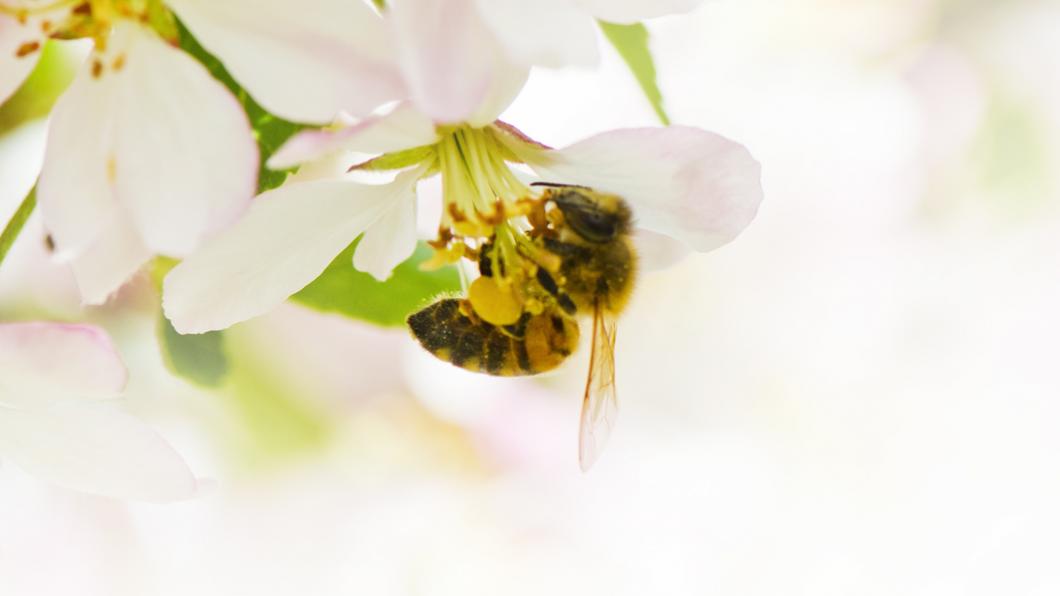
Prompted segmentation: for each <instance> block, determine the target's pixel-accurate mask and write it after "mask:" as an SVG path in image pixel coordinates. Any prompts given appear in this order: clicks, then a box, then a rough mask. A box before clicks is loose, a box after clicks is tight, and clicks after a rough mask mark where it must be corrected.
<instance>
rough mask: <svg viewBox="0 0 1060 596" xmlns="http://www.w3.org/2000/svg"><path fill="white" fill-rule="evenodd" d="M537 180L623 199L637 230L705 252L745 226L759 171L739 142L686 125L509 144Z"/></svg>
mask: <svg viewBox="0 0 1060 596" xmlns="http://www.w3.org/2000/svg"><path fill="white" fill-rule="evenodd" d="M511 146H512V148H513V150H515V151H516V152H517V153H519V155H520V156H521V157H523V158H524V159H525V160H526V161H527V163H528V164H529V165H530V166H531V167H532V168H533V169H534V170H535V171H536V172H537V173H538V174H539V175H541V176H542V178H544V179H545V180H548V181H550V182H562V183H568V184H581V185H585V186H589V187H592V188H596V189H598V190H602V191H605V192H610V193H614V194H617V195H620V196H622V197H624V198H625V199H626V200H627V201H629V203H630V206H631V207H632V209H633V217H634V220H635V223H636V225H637V226H638V227H641V228H645V229H647V230H650V231H653V232H658V233H660V234H665V235H667V236H672V237H673V238H676V239H677V240H680V241H681V242H684V243H685V244H688V245H689V246H690V247H692V248H693V249H695V250H698V251H701V252H705V251H709V250H713V249H715V248H717V247H719V246H721V245H723V244H726V243H727V242H729V241H731V240H733V239H734V238H736V236H738V235H739V234H740V232H742V231H743V229H744V228H746V227H747V226H748V225H749V224H750V223H751V220H753V219H754V217H755V214H757V213H758V206H759V204H760V203H761V202H762V180H761V178H762V167H761V165H760V164H759V163H758V161H756V160H755V159H754V158H753V157H752V156H751V154H750V152H748V151H747V149H746V148H745V147H744V146H743V145H740V144H739V143H736V142H733V141H731V140H729V139H726V138H725V137H723V136H721V135H718V134H714V133H712V132H707V131H704V130H700V129H697V128H690V127H687V126H671V127H667V128H632V129H621V130H614V131H610V132H605V133H602V134H599V135H596V136H593V137H590V138H588V139H585V140H584V141H580V142H577V143H575V144H573V145H571V146H569V147H566V148H565V149H561V150H557V151H547V150H539V149H532V148H530V146H528V145H525V144H521V143H511Z"/></svg>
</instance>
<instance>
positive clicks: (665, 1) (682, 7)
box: [574, 0, 703, 24]
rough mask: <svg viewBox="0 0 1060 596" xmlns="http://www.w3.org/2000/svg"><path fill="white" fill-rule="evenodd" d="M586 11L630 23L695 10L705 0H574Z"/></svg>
mask: <svg viewBox="0 0 1060 596" xmlns="http://www.w3.org/2000/svg"><path fill="white" fill-rule="evenodd" d="M574 2H575V4H578V5H579V6H581V7H582V8H583V9H584V10H585V11H586V12H588V13H589V14H591V15H593V16H594V17H596V18H598V19H600V20H601V21H607V22H609V23H623V24H630V23H635V22H637V21H641V20H644V19H652V18H655V17H661V16H664V15H670V14H682V13H686V12H691V11H692V10H695V8H696V7H697V6H699V5H700V4H702V2H703V0H574Z"/></svg>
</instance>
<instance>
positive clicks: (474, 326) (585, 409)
mask: <svg viewBox="0 0 1060 596" xmlns="http://www.w3.org/2000/svg"><path fill="white" fill-rule="evenodd" d="M538 184H539V185H542V186H546V187H547V188H546V189H545V191H544V193H543V194H542V196H541V199H540V200H539V201H538V202H537V203H536V204H537V205H538V206H539V211H538V216H537V217H535V216H533V215H531V216H530V219H531V220H532V221H534V220H536V223H535V224H534V229H532V230H531V232H530V235H531V238H532V241H531V242H532V246H533V247H536V248H537V249H540V250H541V251H542V252H544V253H545V254H548V255H552V256H553V258H552V259H551V261H552V262H553V263H558V266H553V267H552V268H551V270H550V268H549V267H546V266H543V265H534V266H532V267H531V269H532V272H533V273H532V275H531V276H528V278H527V281H526V283H525V284H524V287H522V288H520V291H521V293H522V294H524V295H525V297H526V298H527V300H526V302H525V304H528V305H529V304H534V305H537V308H529V307H526V308H525V310H523V312H521V314H519V316H518V319H517V320H516V321H515V322H513V323H511V324H506V325H497V324H493V323H490V322H487V321H486V320H484V318H483V317H482V316H480V313H479V312H477V311H476V309H475V306H474V304H473V302H472V301H471V300H468V299H466V298H464V299H460V298H442V299H439V300H437V301H436V302H434V303H432V304H430V305H429V306H427V307H425V308H423V309H422V310H420V311H418V312H416V313H414V314H412V315H411V316H410V317H409V318H408V325H409V329H410V330H411V331H412V334H413V336H415V338H416V339H417V340H418V341H419V343H420V344H421V345H422V346H423V347H424V348H425V349H426V350H427V351H429V352H430V353H432V354H434V355H435V356H436V357H438V358H440V359H441V360H444V361H446V362H450V363H452V364H454V365H456V366H459V367H461V368H465V369H467V370H470V371H474V372H484V373H487V374H491V375H500V376H515V375H533V374H538V373H541V372H545V371H548V370H552V369H553V368H556V367H557V366H559V365H560V364H561V363H563V361H564V360H566V359H567V357H568V356H570V355H571V353H573V352H574V350H575V348H576V347H577V345H578V339H579V335H580V331H579V327H578V323H577V319H576V318H577V317H578V316H587V315H591V316H592V343H591V345H592V348H591V349H592V352H591V355H590V358H589V374H588V379H587V381H586V385H585V394H584V397H583V400H582V412H581V420H580V424H579V454H578V460H579V464H580V466H581V468H582V470H588V469H589V467H590V466H592V464H593V463H594V462H595V461H596V459H597V457H598V456H599V454H600V451H601V449H602V448H603V445H604V442H605V441H606V439H607V437H608V435H609V434H610V431H611V429H612V427H613V425H614V423H615V418H616V416H617V414H618V401H617V394H616V391H615V360H614V358H615V333H616V321H617V316H618V314H619V313H620V312H621V311H622V309H623V308H624V307H625V305H626V303H627V301H628V299H629V295H630V292H631V290H632V287H633V281H634V278H635V275H636V263H637V259H636V253H635V252H634V249H633V245H632V242H631V239H630V228H631V213H630V209H629V207H628V206H627V205H626V202H625V201H624V200H623V199H622V198H620V197H618V196H615V195H611V194H605V193H601V192H597V191H594V190H592V189H589V188H586V187H581V186H569V185H555V184H541V183H538ZM495 242H496V238H491V239H490V240H489V241H488V242H487V243H485V244H484V245H483V247H482V250H481V251H479V259H478V260H479V272H480V274H481V275H482V276H483V277H486V278H490V277H493V276H494V275H496V274H503V273H504V272H502V271H494V270H493V269H494V268H495V267H497V265H496V263H497V261H496V260H495V259H493V258H491V256H492V250H493V248H494V245H495ZM539 260H540V259H539ZM500 266H501V267H504V263H503V262H501V263H500ZM486 318H488V317H486Z"/></svg>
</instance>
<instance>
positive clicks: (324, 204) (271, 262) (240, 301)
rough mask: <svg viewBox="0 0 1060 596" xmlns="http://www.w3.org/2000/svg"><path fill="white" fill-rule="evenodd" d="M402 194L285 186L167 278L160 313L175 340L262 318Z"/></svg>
mask: <svg viewBox="0 0 1060 596" xmlns="http://www.w3.org/2000/svg"><path fill="white" fill-rule="evenodd" d="M396 196H402V193H401V192H399V191H396V190H395V188H394V186H392V185H383V186H366V185H363V184H358V183H356V182H353V181H350V180H315V181H311V182H301V183H297V184H288V185H285V186H282V187H280V188H278V189H276V190H272V191H269V192H267V193H264V194H262V195H261V196H260V197H258V198H257V199H256V200H255V201H254V204H253V205H252V206H251V208H250V210H249V211H248V212H247V214H246V215H245V216H244V217H243V218H242V219H240V220H239V221H238V222H236V224H235V225H233V226H232V227H231V228H230V229H228V230H227V231H225V232H224V233H223V234H221V235H219V236H217V237H216V238H214V239H212V240H211V241H209V242H207V243H206V244H205V245H204V246H203V247H202V248H201V249H200V250H198V251H196V252H195V253H194V254H192V255H191V256H190V257H188V258H187V259H185V260H184V262H182V263H181V264H180V265H178V266H177V267H175V268H174V269H173V271H171V272H170V274H169V275H168V276H167V277H166V280H165V289H164V292H163V299H162V303H163V307H164V308H165V312H166V316H167V317H169V320H170V321H172V322H173V327H174V328H175V329H176V330H177V331H179V332H180V333H202V332H204V331H211V330H215V329H223V328H225V327H228V326H230V325H234V324H235V323H238V322H240V321H245V320H247V319H250V318H252V317H256V316H258V315H261V314H264V313H266V312H268V311H270V310H272V309H273V308H274V307H276V306H277V305H279V304H280V303H281V302H283V301H284V300H286V299H287V298H288V297H290V296H291V295H292V294H294V293H295V292H297V291H298V290H300V289H302V288H304V287H305V286H306V285H308V284H309V282H311V281H313V280H314V279H316V277H317V276H318V275H320V273H321V272H322V271H323V270H324V268H325V267H327V265H328V263H330V262H331V261H332V259H334V258H335V255H337V254H339V252H341V251H342V249H344V248H346V246H348V245H349V243H350V242H352V241H353V239H354V238H356V237H357V235H358V234H360V233H361V232H363V231H364V230H365V229H366V228H367V227H368V226H369V225H371V224H372V223H373V222H375V221H376V220H377V219H379V217H380V216H381V215H382V214H383V212H384V211H385V210H386V209H387V208H389V207H391V206H392V205H391V201H392V200H394V198H395V197H396Z"/></svg>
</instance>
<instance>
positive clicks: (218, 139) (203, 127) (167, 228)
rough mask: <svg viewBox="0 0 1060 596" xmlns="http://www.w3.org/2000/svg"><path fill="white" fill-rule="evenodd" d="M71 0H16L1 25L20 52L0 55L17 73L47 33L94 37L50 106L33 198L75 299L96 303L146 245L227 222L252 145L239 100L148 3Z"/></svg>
mask: <svg viewBox="0 0 1060 596" xmlns="http://www.w3.org/2000/svg"><path fill="white" fill-rule="evenodd" d="M73 4H74V3H64V4H63V6H64V7H65V8H64V10H47V11H45V9H48V8H49V7H51V6H54V4H47V3H43V2H37V3H23V4H20V5H19V6H20V7H21V8H19V9H18V10H22V11H23V13H22V14H20V15H19V16H20V17H24V19H23V20H25V24H22V25H20V24H19V23H18V21H17V20H16V21H15V22H14V23H12V21H11V20H10V19H8V20H7V21H5V22H4V23H3V24H2V26H3V27H4V28H5V33H7V32H8V31H7V28H10V29H11V30H10V33H11V34H12V35H13V36H14V38H15V39H19V40H25V41H20V42H19V46H18V47H19V48H23V50H21V51H17V52H16V54H20V53H21V54H24V55H23V56H22V57H16V55H14V54H5V55H3V56H0V71H4V70H10V69H11V68H15V69H16V70H19V69H21V70H25V63H26V62H27V57H28V54H27V52H28V53H32V52H31V51H30V50H31V49H32V48H34V47H38V46H39V44H40V43H43V39H44V38H45V37H48V36H52V37H59V38H67V37H89V38H92V39H93V40H94V41H95V48H94V50H93V52H92V54H91V55H90V56H89V58H88V59H87V60H86V62H85V63H84V65H83V66H82V67H81V70H80V71H79V73H78V75H77V77H76V78H75V80H74V82H73V83H72V84H71V86H70V88H69V89H67V91H66V92H65V93H64V94H63V95H62V97H61V98H60V99H59V101H58V102H57V103H56V105H55V108H54V110H53V113H52V121H51V125H50V128H49V133H48V142H47V149H46V153H45V159H44V165H43V168H42V171H41V175H40V181H39V186H38V201H39V205H40V210H41V214H42V216H43V220H44V225H45V227H46V228H47V230H48V232H49V233H50V234H51V237H52V239H53V240H54V241H55V246H56V249H57V254H58V255H59V256H60V257H61V258H64V259H68V260H70V262H71V264H72V267H73V271H74V275H75V277H76V279H77V282H78V285H79V287H80V289H81V295H82V298H83V300H84V301H85V302H86V303H88V304H99V303H102V302H104V301H105V300H106V299H107V297H108V296H109V295H110V294H111V293H113V292H114V291H115V290H117V289H118V288H119V287H120V286H121V285H122V283H123V282H124V281H125V280H126V279H128V278H129V277H130V276H131V275H132V274H133V273H134V272H135V271H136V270H137V269H139V267H140V266H141V265H143V264H144V263H145V262H146V261H147V260H148V259H149V258H151V256H152V255H153V254H156V253H158V254H165V255H170V256H177V257H179V256H184V255H186V254H188V253H189V252H190V251H191V249H192V248H193V247H194V246H195V245H196V244H198V243H199V241H200V240H202V238H203V237H205V236H206V235H208V234H210V233H211V232H213V231H214V230H217V229H219V228H222V227H224V226H226V225H227V224H229V223H230V222H231V221H232V220H234V219H235V218H236V216H238V215H239V214H240V213H241V212H242V211H243V210H244V209H245V208H246V205H247V204H248V203H249V201H250V199H251V197H252V196H253V194H254V189H255V187H256V180H257V169H258V150H257V145H256V144H255V142H254V138H253V136H252V134H251V130H250V126H249V123H248V122H247V118H246V115H245V114H244V112H243V110H242V107H241V106H240V105H239V102H238V101H236V99H235V97H233V96H232V95H231V93H229V92H228V90H227V89H225V87H224V86H223V85H221V84H220V83H219V82H218V81H216V80H215V79H214V78H213V77H212V76H210V74H209V72H208V71H207V70H206V69H205V68H204V67H203V66H202V65H201V64H199V63H198V62H197V61H195V60H194V59H193V58H191V57H190V56H188V55H187V54H185V53H184V52H181V51H180V50H178V49H176V48H174V47H172V46H171V45H170V44H169V43H167V40H165V39H163V38H162V37H161V36H160V34H159V33H158V32H156V31H155V30H154V29H153V28H152V27H151V26H149V25H148V23H149V22H150V19H149V13H148V12H142V13H141V12H137V6H133V5H132V4H130V3H120V2H116V3H107V2H102V3H98V4H97V3H91V4H83V5H79V6H77V7H76V8H74V7H73ZM14 10H15V9H12V8H10V7H8V8H6V9H5V11H6V12H11V11H14ZM140 10H144V11H148V10H150V9H148V8H140ZM27 15H28V16H27ZM20 27H21V29H20ZM6 39H8V37H7V36H6V35H5V43H6ZM34 44H36V45H34ZM12 60H14V61H15V62H16V63H17V66H16V67H12V66H10V63H11V61H12Z"/></svg>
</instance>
